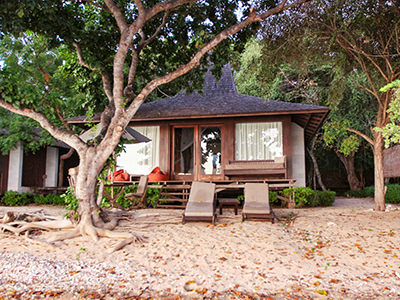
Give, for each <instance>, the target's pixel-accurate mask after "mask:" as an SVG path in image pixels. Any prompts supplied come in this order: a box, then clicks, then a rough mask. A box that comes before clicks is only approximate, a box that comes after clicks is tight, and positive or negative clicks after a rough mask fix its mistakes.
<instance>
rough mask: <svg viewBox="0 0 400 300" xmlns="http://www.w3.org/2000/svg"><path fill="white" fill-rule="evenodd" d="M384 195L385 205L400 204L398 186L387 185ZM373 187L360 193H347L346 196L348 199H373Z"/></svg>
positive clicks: (399, 185) (399, 188)
mask: <svg viewBox="0 0 400 300" xmlns="http://www.w3.org/2000/svg"><path fill="white" fill-rule="evenodd" d="M386 187H387V190H386V194H385V202H386V203H400V184H388V185H386ZM374 193H375V187H374V186H373V185H372V186H367V187H366V188H364V189H363V190H362V191H348V192H347V193H346V194H347V195H348V196H349V197H359V198H364V197H374Z"/></svg>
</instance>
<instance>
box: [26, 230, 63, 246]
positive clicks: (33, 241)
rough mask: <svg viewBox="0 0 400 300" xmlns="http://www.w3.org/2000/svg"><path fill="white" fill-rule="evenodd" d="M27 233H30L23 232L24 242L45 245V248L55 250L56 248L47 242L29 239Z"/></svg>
mask: <svg viewBox="0 0 400 300" xmlns="http://www.w3.org/2000/svg"><path fill="white" fill-rule="evenodd" d="M29 233H30V231H29V230H28V231H26V232H25V240H26V241H28V242H31V243H38V244H41V245H45V246H50V247H52V248H56V246H55V245H54V244H53V243H49V242H46V241H41V240H36V239H31V238H30V237H29Z"/></svg>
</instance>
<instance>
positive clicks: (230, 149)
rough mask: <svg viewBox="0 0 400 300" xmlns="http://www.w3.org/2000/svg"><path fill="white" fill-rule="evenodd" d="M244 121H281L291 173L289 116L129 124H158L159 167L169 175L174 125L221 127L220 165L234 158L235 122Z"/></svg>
mask: <svg viewBox="0 0 400 300" xmlns="http://www.w3.org/2000/svg"><path fill="white" fill-rule="evenodd" d="M244 122H282V131H283V155H286V156H287V161H288V166H289V169H288V176H289V177H291V175H292V169H291V165H292V145H291V116H290V115H282V116H257V117H254V116H253V117H252V116H246V117H236V118H235V117H227V118H224V117H220V118H201V119H196V118H193V119H185V120H159V121H134V122H131V123H130V124H129V125H130V126H160V168H161V170H163V171H165V172H168V173H169V175H170V176H171V175H172V174H171V161H172V159H173V158H172V134H171V131H172V128H173V127H174V126H183V125H185V126H190V125H195V126H196V125H200V126H201V125H212V126H213V125H215V126H221V127H222V151H221V152H222V161H221V163H222V167H223V168H224V166H225V164H227V163H228V162H229V160H234V159H235V124H236V123H244Z"/></svg>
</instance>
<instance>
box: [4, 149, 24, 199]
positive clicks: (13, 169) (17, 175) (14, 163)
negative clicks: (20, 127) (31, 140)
mask: <svg viewBox="0 0 400 300" xmlns="http://www.w3.org/2000/svg"><path fill="white" fill-rule="evenodd" d="M23 160H24V150H23V147H22V145H21V143H18V144H17V145H16V146H15V147H14V148H13V149H12V150H11V151H10V154H9V163H8V190H10V191H16V192H22V187H21V184H22V163H23Z"/></svg>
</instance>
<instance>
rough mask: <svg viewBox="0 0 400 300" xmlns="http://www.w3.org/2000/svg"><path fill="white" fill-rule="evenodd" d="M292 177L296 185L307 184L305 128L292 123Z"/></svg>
mask: <svg viewBox="0 0 400 300" xmlns="http://www.w3.org/2000/svg"><path fill="white" fill-rule="evenodd" d="M291 135H292V137H291V138H292V177H293V178H294V179H296V186H306V157H305V155H306V153H305V148H304V129H303V128H302V127H300V126H299V125H297V124H296V123H292V126H291Z"/></svg>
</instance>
